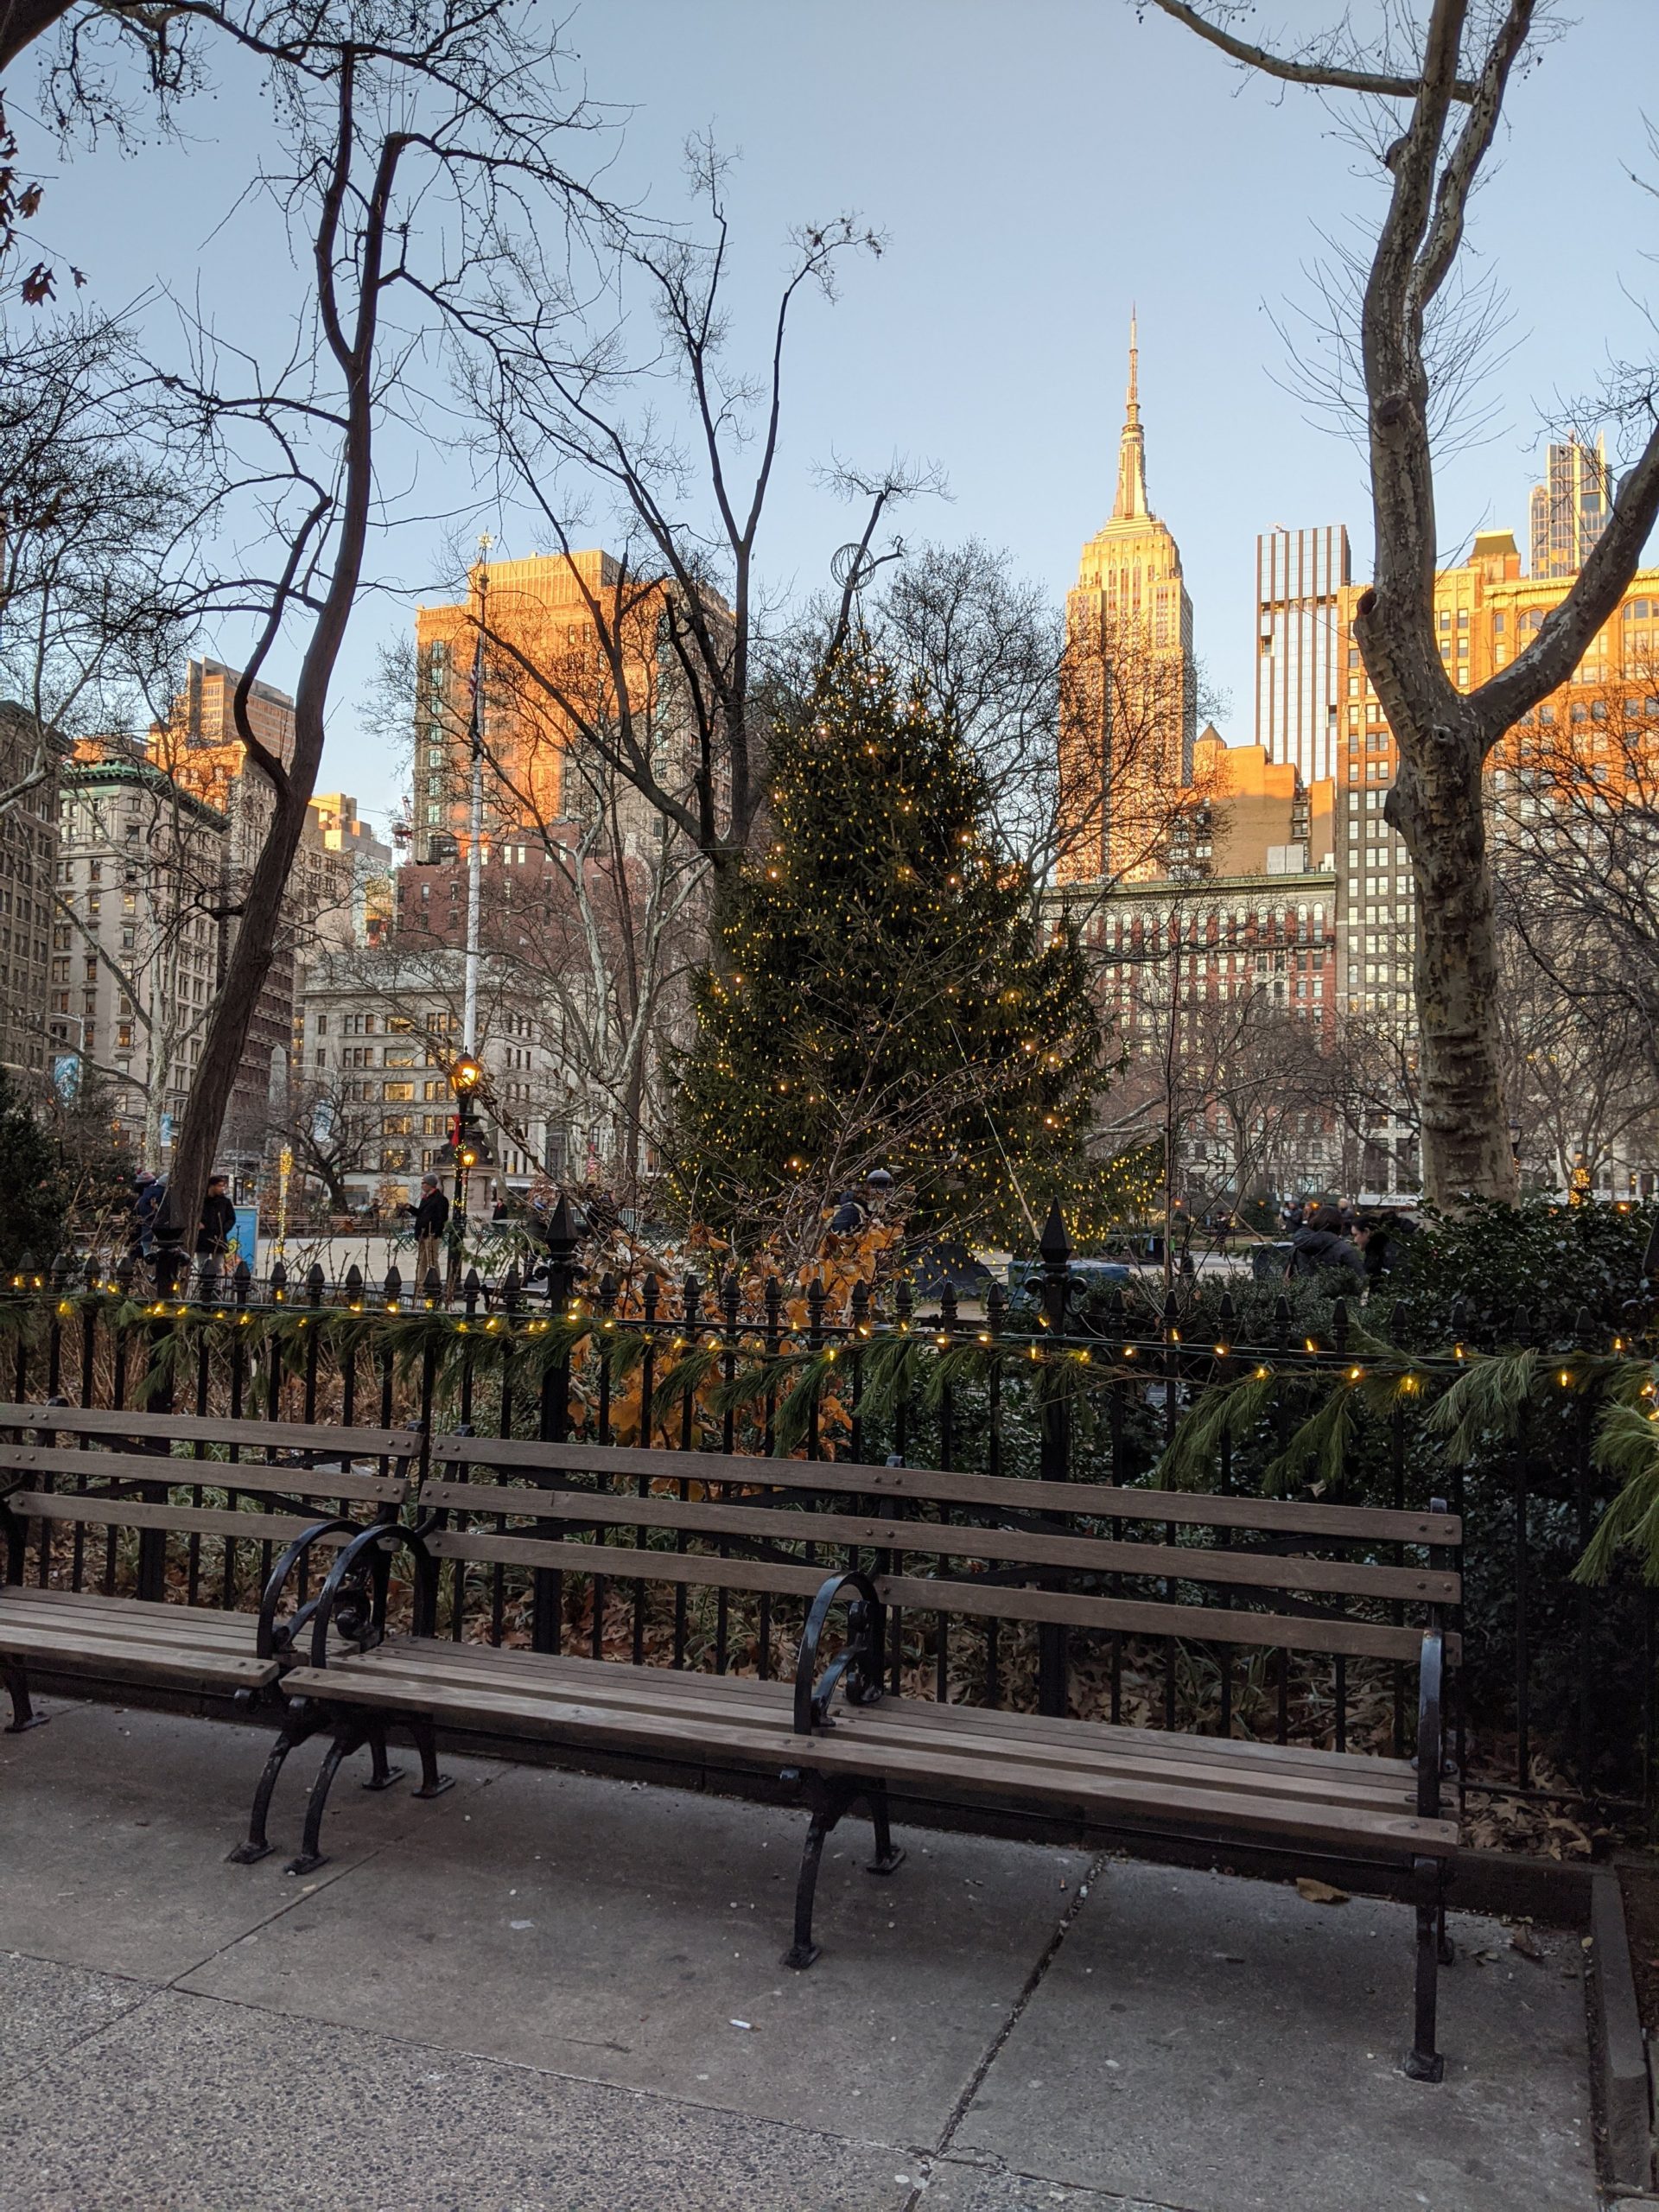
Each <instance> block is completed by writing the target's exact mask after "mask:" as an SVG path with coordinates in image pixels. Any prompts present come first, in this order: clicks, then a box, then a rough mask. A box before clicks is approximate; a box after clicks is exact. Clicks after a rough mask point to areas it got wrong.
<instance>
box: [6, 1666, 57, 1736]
mask: <svg viewBox="0 0 1659 2212" xmlns="http://www.w3.org/2000/svg"><path fill="white" fill-rule="evenodd" d="M0 1677H3V1679H4V1681H5V1685H6V1688H7V1689H8V1690H9V1691H10V1694H11V1719H10V1720H9V1721H8V1722H7V1724H6V1733H7V1735H8V1736H21V1735H22V1732H23V1731H24V1729H25V1728H44V1727H45V1726H46V1724H47V1719H48V1715H47V1714H46V1713H36V1712H35V1708H34V1707H33V1706H32V1705H31V1704H30V1703H29V1669H27V1668H26V1667H25V1666H24V1664H23V1662H22V1660H21V1659H0Z"/></svg>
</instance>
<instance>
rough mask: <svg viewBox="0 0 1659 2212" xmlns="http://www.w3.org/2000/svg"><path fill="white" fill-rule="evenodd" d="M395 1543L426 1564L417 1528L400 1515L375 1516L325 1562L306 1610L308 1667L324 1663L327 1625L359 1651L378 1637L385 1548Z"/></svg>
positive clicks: (383, 1597) (386, 1562)
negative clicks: (386, 1518)
mask: <svg viewBox="0 0 1659 2212" xmlns="http://www.w3.org/2000/svg"><path fill="white" fill-rule="evenodd" d="M399 1544H407V1545H408V1546H409V1547H410V1550H411V1551H414V1552H416V1553H417V1554H419V1556H420V1558H421V1559H422V1560H425V1561H426V1563H427V1564H428V1565H430V1563H431V1562H430V1560H429V1556H428V1553H427V1549H426V1546H425V1545H424V1544H423V1542H422V1541H421V1538H420V1535H419V1534H418V1533H417V1531H416V1530H415V1529H410V1528H405V1527H404V1524H403V1522H400V1521H377V1522H374V1523H373V1524H372V1526H371V1527H369V1528H367V1529H362V1530H360V1531H359V1534H358V1535H357V1536H356V1537H355V1538H354V1539H353V1541H352V1542H351V1543H349V1544H347V1545H346V1548H345V1549H344V1551H342V1552H341V1553H340V1557H339V1558H338V1559H337V1560H335V1561H334V1565H333V1567H330V1569H329V1570H328V1579H327V1581H326V1582H325V1583H324V1584H323V1586H322V1587H321V1590H320V1591H318V1592H317V1596H316V1602H315V1605H313V1607H312V1609H311V1612H310V1616H309V1618H310V1624H311V1664H312V1665H313V1666H314V1667H326V1666H327V1663H328V1630H329V1629H330V1627H331V1626H337V1627H338V1628H339V1630H340V1634H341V1635H342V1636H344V1637H348V1638H349V1639H350V1641H351V1642H352V1643H354V1644H356V1646H357V1648H358V1649H359V1651H367V1650H368V1649H370V1648H371V1647H372V1645H374V1644H376V1643H378V1642H379V1641H380V1638H381V1637H382V1635H383V1634H384V1633H385V1614H386V1578H387V1573H388V1571H389V1570H390V1567H391V1552H392V1551H395V1550H396V1549H397V1546H398V1545H399ZM382 1545H385V1546H386V1547H387V1549H386V1550H385V1552H382V1551H381V1549H380V1547H381V1546H382Z"/></svg>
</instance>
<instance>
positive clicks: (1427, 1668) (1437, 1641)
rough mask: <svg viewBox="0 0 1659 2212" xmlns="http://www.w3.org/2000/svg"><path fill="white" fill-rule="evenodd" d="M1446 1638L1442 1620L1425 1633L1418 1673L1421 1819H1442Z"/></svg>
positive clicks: (1433, 1623)
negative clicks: (1441, 1773) (1441, 1793)
mask: <svg viewBox="0 0 1659 2212" xmlns="http://www.w3.org/2000/svg"><path fill="white" fill-rule="evenodd" d="M1445 1694H1446V1637H1445V1634H1444V1632H1443V1630H1441V1627H1440V1620H1439V1618H1438V1617H1437V1618H1435V1619H1434V1620H1433V1622H1431V1624H1430V1625H1429V1626H1428V1627H1427V1628H1426V1629H1425V1630H1423V1656H1422V1658H1421V1661H1420V1662H1419V1665H1418V1673H1417V1817H1418V1819H1419V1820H1423V1821H1438V1820H1439V1818H1440V1770H1441V1764H1442V1761H1443V1760H1444V1758H1445V1756H1446V1751H1445V1745H1446V1709H1445Z"/></svg>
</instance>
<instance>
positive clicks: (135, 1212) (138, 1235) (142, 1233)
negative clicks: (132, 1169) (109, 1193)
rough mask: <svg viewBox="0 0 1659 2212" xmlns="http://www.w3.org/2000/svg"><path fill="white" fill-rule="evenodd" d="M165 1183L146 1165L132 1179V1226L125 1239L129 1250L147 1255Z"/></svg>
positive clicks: (151, 1242)
mask: <svg viewBox="0 0 1659 2212" xmlns="http://www.w3.org/2000/svg"><path fill="white" fill-rule="evenodd" d="M166 1191H167V1185H166V1184H165V1183H163V1182H162V1179H161V1178H160V1177H159V1176H158V1175H156V1174H154V1173H151V1171H150V1170H149V1168H148V1167H141V1168H140V1169H139V1170H138V1173H137V1174H136V1175H135V1176H134V1177H133V1179H132V1228H131V1233H130V1236H128V1239H127V1249H128V1251H129V1252H133V1253H138V1254H143V1255H148V1254H149V1249H150V1247H151V1246H152V1245H153V1244H154V1243H155V1241H156V1216H157V1215H158V1214H159V1213H160V1212H161V1210H162V1198H163V1197H164V1195H165V1194H166Z"/></svg>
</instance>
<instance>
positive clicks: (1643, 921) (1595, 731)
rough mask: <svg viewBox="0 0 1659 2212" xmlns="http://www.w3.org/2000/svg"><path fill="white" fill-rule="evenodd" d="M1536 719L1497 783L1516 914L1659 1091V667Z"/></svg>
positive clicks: (1546, 969) (1636, 668)
mask: <svg viewBox="0 0 1659 2212" xmlns="http://www.w3.org/2000/svg"><path fill="white" fill-rule="evenodd" d="M1625 666H1626V671H1627V680H1626V683H1624V685H1623V686H1613V687H1609V688H1608V689H1606V690H1599V692H1598V694H1597V695H1596V696H1593V697H1592V696H1585V697H1582V698H1578V699H1573V700H1571V701H1569V702H1565V703H1563V704H1561V705H1560V706H1558V707H1554V708H1552V709H1549V710H1548V719H1545V717H1544V715H1529V716H1528V717H1526V719H1525V720H1524V721H1523V722H1522V725H1521V727H1520V728H1518V729H1516V731H1515V732H1514V733H1513V734H1512V735H1511V737H1510V741H1509V743H1508V745H1507V746H1506V747H1505V749H1504V751H1503V754H1502V755H1501V756H1500V761H1499V766H1498V769H1497V774H1496V775H1495V776H1494V778H1493V779H1492V780H1493V786H1494V791H1493V817H1494V832H1495V836H1494V845H1495V850H1496V853H1497V866H1498V872H1499V880H1500V888H1501V893H1502V902H1503V913H1504V916H1505V918H1506V919H1507V921H1508V923H1509V925H1510V927H1511V928H1512V929H1514V930H1515V931H1516V932H1517V933H1518V935H1519V936H1520V938H1522V942H1523V943H1524V944H1525V945H1526V947H1527V950H1528V951H1529V953H1530V955H1531V957H1532V959H1533V961H1534V963H1535V964H1536V966H1537V967H1538V968H1539V969H1540V970H1541V972H1542V973H1543V974H1544V975H1545V976H1547V977H1548V979H1549V981H1550V983H1551V984H1552V986H1553V987H1554V990H1555V991H1556V992H1557V993H1558V994H1560V995H1561V996H1562V997H1564V998H1567V999H1571V1000H1573V1001H1577V1002H1579V1003H1580V1004H1581V1005H1582V1006H1583V1007H1585V1009H1586V1013H1587V1014H1590V1015H1591V1016H1592V1018H1596V1017H1599V1018H1601V1019H1603V1020H1606V1021H1608V1022H1610V1023H1611V1024H1613V1025H1614V1026H1616V1027H1621V1028H1622V1027H1623V1024H1622V1022H1621V1020H1620V1017H1621V1016H1622V1015H1623V1014H1625V1013H1629V1014H1633V1015H1634V1016H1635V1017H1636V1028H1635V1035H1636V1039H1637V1050H1638V1051H1639V1052H1641V1054H1642V1057H1643V1062H1644V1065H1645V1069H1646V1073H1647V1078H1648V1081H1649V1084H1655V1085H1656V1086H1659V664H1655V663H1653V662H1651V661H1650V660H1649V661H1644V660H1643V657H1642V656H1640V655H1639V654H1632V655H1630V656H1628V657H1627V659H1626V663H1625Z"/></svg>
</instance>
